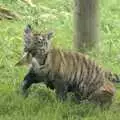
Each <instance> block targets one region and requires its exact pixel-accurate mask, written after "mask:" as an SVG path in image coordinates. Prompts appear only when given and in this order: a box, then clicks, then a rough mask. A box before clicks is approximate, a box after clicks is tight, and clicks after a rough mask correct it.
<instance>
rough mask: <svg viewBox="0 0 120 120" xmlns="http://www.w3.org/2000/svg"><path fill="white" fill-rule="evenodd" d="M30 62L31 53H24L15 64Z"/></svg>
mask: <svg viewBox="0 0 120 120" xmlns="http://www.w3.org/2000/svg"><path fill="white" fill-rule="evenodd" d="M31 62H32V55H31V54H28V53H25V54H24V55H23V57H22V58H21V59H20V60H19V61H18V62H17V63H16V64H15V66H22V65H29V64H30V63H31Z"/></svg>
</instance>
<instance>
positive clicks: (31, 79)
mask: <svg viewBox="0 0 120 120" xmlns="http://www.w3.org/2000/svg"><path fill="white" fill-rule="evenodd" d="M41 80H43V78H42V77H40V76H38V75H37V74H36V73H34V71H33V70H32V69H30V71H29V72H28V73H27V75H26V76H25V77H24V80H23V82H22V84H21V93H22V95H23V96H24V97H27V96H28V88H29V87H30V86H31V85H32V84H33V83H39V82H41Z"/></svg>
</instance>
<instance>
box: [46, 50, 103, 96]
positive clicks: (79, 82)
mask: <svg viewBox="0 0 120 120" xmlns="http://www.w3.org/2000/svg"><path fill="white" fill-rule="evenodd" d="M45 64H46V65H48V67H47V70H48V72H49V73H51V74H50V75H52V76H54V78H53V79H56V78H55V77H56V75H58V76H62V78H63V79H62V80H63V81H65V82H68V84H70V85H71V84H74V90H76V91H77V90H78V89H79V91H80V92H81V93H82V94H83V95H84V96H86V97H87V96H88V94H90V93H92V92H93V91H95V90H96V89H99V88H100V87H101V86H102V85H103V83H104V80H105V77H104V71H103V70H102V68H101V67H100V66H98V65H97V64H96V63H95V61H93V60H91V59H89V58H88V56H85V55H83V54H81V53H78V52H71V51H63V50H59V49H52V50H50V51H49V52H48V57H47V60H46V62H45ZM50 77H51V76H50ZM75 87H76V88H75Z"/></svg>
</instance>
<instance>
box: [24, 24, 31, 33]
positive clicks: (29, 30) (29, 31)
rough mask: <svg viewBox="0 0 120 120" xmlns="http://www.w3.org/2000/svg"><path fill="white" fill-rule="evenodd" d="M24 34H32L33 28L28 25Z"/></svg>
mask: <svg viewBox="0 0 120 120" xmlns="http://www.w3.org/2000/svg"><path fill="white" fill-rule="evenodd" d="M24 32H25V33H26V34H28V33H31V32H32V28H31V25H30V24H27V25H26V27H25V29H24Z"/></svg>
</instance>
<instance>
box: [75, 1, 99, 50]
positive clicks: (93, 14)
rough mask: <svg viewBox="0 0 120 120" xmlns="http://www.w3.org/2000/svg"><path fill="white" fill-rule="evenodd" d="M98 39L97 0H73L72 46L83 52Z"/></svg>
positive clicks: (94, 44)
mask: <svg viewBox="0 0 120 120" xmlns="http://www.w3.org/2000/svg"><path fill="white" fill-rule="evenodd" d="M98 41H99V0H74V46H75V48H77V49H78V50H81V51H82V52H85V51H86V50H90V49H92V48H93V47H94V46H96V43H98Z"/></svg>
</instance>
